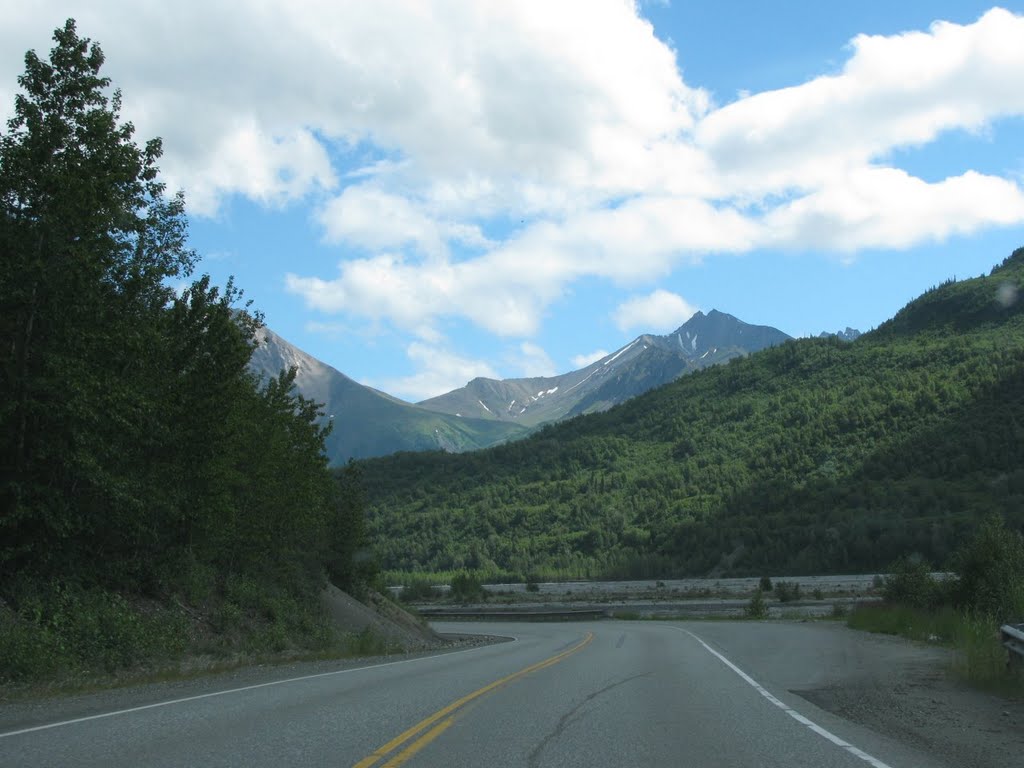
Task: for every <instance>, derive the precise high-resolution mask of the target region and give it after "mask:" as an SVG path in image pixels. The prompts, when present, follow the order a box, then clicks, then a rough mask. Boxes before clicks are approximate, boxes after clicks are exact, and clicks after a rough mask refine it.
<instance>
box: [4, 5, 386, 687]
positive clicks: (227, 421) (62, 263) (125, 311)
mask: <svg viewBox="0 0 1024 768" xmlns="http://www.w3.org/2000/svg"><path fill="white" fill-rule="evenodd" d="M54 40H55V42H56V46H55V47H54V49H53V50H52V52H51V55H50V59H49V61H43V60H42V59H40V58H39V57H38V56H37V55H36V54H35V53H34V52H29V53H28V54H27V55H26V57H25V65H26V69H25V74H24V75H23V76H22V77H21V78H19V84H20V86H21V88H22V92H21V93H20V94H19V95H18V96H17V101H16V105H15V114H14V117H13V118H12V119H11V120H10V122H9V123H8V128H7V131H6V132H5V133H3V134H2V135H0V254H2V258H0V306H3V307H4V311H3V313H2V314H0V606H4V605H6V606H7V607H6V608H5V611H7V613H8V615H7V616H6V617H0V619H3V625H2V631H0V635H2V636H0V651H4V650H6V651H10V652H11V653H13V654H14V655H8V653H0V659H3V661H2V662H0V676H10V675H25V674H34V673H35V672H45V671H47V669H44V667H46V666H47V664H50V667H54V665H55V666H56V668H60V667H62V666H66V665H68V664H70V665H72V666H76V665H77V666H83V665H84V666H89V665H99V666H102V667H107V668H111V667H117V666H125V665H131V664H134V663H136V662H137V661H139V660H140V659H141V658H143V657H145V656H152V655H153V653H154V652H155V649H156V648H163V649H164V650H165V651H167V652H178V651H180V650H181V648H182V647H183V645H182V643H183V632H182V630H181V627H180V626H178V625H174V626H177V629H174V630H173V631H171V630H167V631H165V629H166V627H167V626H172V625H173V622H171V623H170V624H168V623H167V621H165V620H164V619H165V618H166V616H165V615H164V612H163V609H162V608H161V606H166V605H175V604H179V603H180V599H181V598H184V599H186V600H187V601H189V602H190V603H193V604H198V605H200V606H201V607H202V606H205V605H209V606H214V605H219V606H220V607H218V608H216V610H217V611H220V613H221V615H220V618H219V620H220V622H221V624H222V625H223V626H224V627H231V626H237V627H246V628H248V629H250V630H252V631H253V632H257V633H260V632H262V633H264V634H265V635H266V636H265V637H263V639H262V640H260V642H259V645H261V647H265V648H267V649H271V650H273V649H279V647H280V646H282V644H288V643H290V642H291V639H290V638H294V637H300V636H302V635H303V633H306V634H305V636H306V637H308V638H312V637H314V636H317V633H318V632H319V631H320V630H319V629H318V628H317V627H316V626H314V624H315V622H311V621H310V619H309V616H308V615H307V614H306V613H304V612H305V611H306V607H308V605H309V604H310V596H311V595H315V593H316V591H317V590H318V589H319V588H320V586H322V582H323V576H324V571H325V568H326V569H327V570H329V571H330V573H331V574H332V575H335V576H336V577H338V578H339V579H342V580H345V581H346V582H347V583H352V582H354V581H356V580H358V579H359V578H365V577H366V576H368V575H369V574H371V573H372V571H371V570H368V567H367V566H363V565H352V563H351V562H350V561H352V560H354V559H355V554H356V551H357V549H358V548H359V547H362V546H363V533H362V528H361V526H362V517H361V512H362V503H363V500H362V496H361V494H360V492H359V491H358V490H357V485H358V479H357V478H354V477H349V478H348V479H347V480H346V478H345V477H343V478H342V482H341V483H340V485H338V486H336V484H335V482H334V480H333V478H332V476H331V474H330V473H329V471H328V469H327V464H326V459H325V457H324V439H325V437H326V435H327V433H328V430H325V429H322V428H320V427H319V426H318V423H319V420H320V416H321V414H320V413H319V411H318V406H317V404H316V403H313V402H311V401H309V400H306V399H304V398H302V397H301V396H298V395H296V394H295V393H294V390H293V387H292V384H293V381H294V376H295V373H294V371H285V372H281V373H280V375H278V376H276V377H274V378H271V379H270V380H267V381H258V380H257V379H256V378H255V377H254V376H253V375H252V374H250V373H249V372H248V368H247V364H248V361H249V358H250V356H251V354H252V351H253V348H254V345H255V343H256V342H255V334H256V331H257V329H258V328H259V327H260V320H261V319H260V317H259V316H258V315H254V314H250V313H249V312H247V311H246V310H245V309H244V308H243V309H239V308H238V306H237V305H238V304H239V302H240V299H241V292H240V291H238V290H237V289H236V288H235V287H234V286H233V285H232V284H231V283H230V282H229V283H228V285H227V286H226V288H224V289H220V288H217V287H215V286H212V285H211V284H210V281H209V278H208V277H205V276H204V277H201V278H199V279H198V280H195V281H194V282H192V284H191V285H190V286H189V287H188V288H186V289H185V290H184V291H183V292H181V294H180V295H176V294H175V293H174V292H173V291H172V290H171V289H170V288H169V285H170V282H171V281H172V280H180V279H181V278H184V277H188V276H189V275H190V274H191V272H192V269H193V266H194V264H195V261H196V256H195V254H194V253H193V252H192V251H190V250H189V249H188V248H187V245H186V236H187V222H186V219H185V213H184V202H183V199H182V197H181V196H180V195H179V196H176V197H174V198H172V199H170V200H168V199H167V198H166V197H165V196H164V187H163V184H162V183H161V182H160V181H159V180H158V172H157V166H156V162H157V160H158V159H159V157H160V142H159V140H154V141H150V142H149V143H148V144H146V146H145V147H144V148H143V147H139V146H137V145H136V144H135V143H134V141H133V138H132V137H133V128H132V126H131V124H130V123H123V122H121V120H120V115H119V108H120V94H119V93H118V92H116V91H115V92H113V94H108V86H109V82H108V80H107V79H106V78H104V77H102V76H100V74H99V71H100V67H101V65H102V64H103V54H102V52H101V51H100V49H99V47H98V46H97V45H95V44H91V43H90V41H89V40H87V39H82V38H79V37H78V35H77V32H76V29H75V24H74V22H73V21H68V22H67V24H65V25H64V27H62V28H60V29H58V30H57V31H56V32H55V34H54ZM238 584H245V585H247V586H246V587H245V589H244V590H242V592H238ZM236 593H237V594H236ZM251 594H257V595H261V596H262V597H261V598H260V600H262V602H261V603H259V605H258V606H257V607H253V606H254V605H256V602H259V601H256V602H254V601H253V600H248V602H247V599H245V595H251ZM144 600H153V601H155V602H154V605H155V606H156V608H154V609H153V610H149V611H148V612H147V610H146V608H145V604H144V602H143V601H144ZM172 613H173V612H172ZM248 614H252V616H251V617H249V618H252V619H253V621H249V622H247V615H248ZM167 615H171V614H167ZM173 615H174V616H177V618H178V619H180V618H181V614H180V613H173ZM153 616H157V617H163V618H159V620H157V621H156V623H154V622H153V621H150V619H151V618H152V617H153ZM289 617H291V618H289ZM168 621H169V620H168ZM154 627H155V628H154ZM160 627H164V629H160ZM33 648H34V649H36V650H31V649H33ZM38 649H43V650H38ZM19 654H21V655H20V656H19ZM47 659H51V660H54V661H53V662H52V663H50V662H46V660H47ZM44 662H45V663H44ZM5 665H10V666H9V667H7V666H5ZM19 665H20V666H19Z"/></svg>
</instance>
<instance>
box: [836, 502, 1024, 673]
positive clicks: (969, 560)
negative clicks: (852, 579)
mask: <svg viewBox="0 0 1024 768" xmlns="http://www.w3.org/2000/svg"><path fill="white" fill-rule="evenodd" d="M953 565H954V567H953V572H952V573H950V574H949V575H948V576H947V577H943V578H936V577H935V576H934V575H933V574H932V571H931V567H930V565H929V564H928V563H927V562H926V561H924V560H921V559H909V558H903V559H900V560H898V561H897V562H896V563H894V564H893V567H892V569H891V574H890V575H889V577H888V578H886V579H885V582H884V586H883V590H882V594H883V596H884V602H882V603H880V604H872V605H861V606H859V607H857V609H856V610H854V611H853V612H852V613H851V614H850V616H849V618H848V620H847V624H848V626H850V627H852V628H854V629H862V630H867V631H869V632H882V633H885V634H891V635H900V636H902V637H907V638H910V639H912V640H920V641H923V642H930V643H941V644H943V645H947V646H949V647H951V648H953V649H954V650H955V663H954V666H955V669H956V671H957V672H958V673H959V674H960V675H962V676H963V677H964V678H965V679H967V680H968V681H970V682H972V683H975V684H978V685H983V686H996V687H1002V686H1008V687H1013V688H1016V689H1017V690H1018V691H1022V692H1024V675H1022V674H1021V673H1022V671H1024V670H1022V666H1021V665H1017V666H1016V668H1014V667H1012V666H1010V665H1008V663H1007V662H1008V659H1007V652H1006V649H1005V648H1003V646H1002V644H1001V642H1000V636H999V627H1000V625H1002V624H1004V623H1008V622H1020V621H1024V537H1022V536H1021V534H1020V533H1019V532H1018V531H1012V530H1008V529H1007V528H1006V526H1005V525H1004V523H1003V521H1002V519H1001V518H999V517H990V518H988V519H986V520H985V522H984V523H983V524H982V525H981V527H980V528H979V530H978V532H977V533H976V534H975V536H974V537H973V539H972V540H971V541H970V542H969V543H968V544H967V545H966V546H965V547H963V548H962V549H961V550H959V551H958V552H957V553H956V555H955V557H954V558H953Z"/></svg>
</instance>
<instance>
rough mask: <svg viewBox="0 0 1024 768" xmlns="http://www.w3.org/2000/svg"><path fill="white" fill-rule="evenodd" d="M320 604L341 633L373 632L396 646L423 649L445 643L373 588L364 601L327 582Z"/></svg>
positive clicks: (424, 623) (406, 649) (428, 628)
mask: <svg viewBox="0 0 1024 768" xmlns="http://www.w3.org/2000/svg"><path fill="white" fill-rule="evenodd" d="M320 604H321V605H322V606H323V609H324V612H325V613H326V614H327V616H328V617H329V618H330V619H331V621H332V622H333V623H334V625H335V627H337V628H338V629H339V630H340V631H342V632H347V633H352V634H359V633H360V632H366V631H370V632H372V633H374V634H375V635H377V636H378V637H380V638H382V639H383V640H384V641H385V643H387V644H394V645H395V647H396V649H401V650H404V651H421V650H425V649H429V648H437V647H439V646H442V645H445V644H446V641H445V640H444V639H443V638H442V637H441V636H440V635H438V634H437V633H436V632H434V630H432V629H431V628H430V627H429V626H428V625H427V624H426V622H422V621H420V620H418V619H417V618H416V617H415V616H413V615H411V614H410V613H408V612H406V611H403V610H402V609H401V608H399V607H398V606H397V605H395V604H394V603H392V602H391V601H390V600H388V599H386V598H385V597H384V596H383V595H380V594H378V593H376V592H374V591H372V590H371V591H370V592H368V593H367V599H366V603H361V602H359V601H358V600H356V599H355V598H354V597H352V596H351V595H349V594H348V593H346V592H342V591H341V590H340V589H338V588H337V587H336V586H334V585H333V584H328V585H327V587H326V588H325V589H324V591H323V592H321V593H320Z"/></svg>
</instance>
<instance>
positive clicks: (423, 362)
mask: <svg viewBox="0 0 1024 768" xmlns="http://www.w3.org/2000/svg"><path fill="white" fill-rule="evenodd" d="M405 351H406V354H407V355H408V357H409V360H410V361H411V362H412V363H413V364H414V366H415V367H416V373H414V374H412V375H411V376H402V377H396V378H390V379H386V380H384V381H381V382H379V383H374V384H373V385H372V386H375V387H377V388H378V389H382V390H384V391H385V392H389V393H392V394H395V395H397V396H398V397H402V398H405V399H407V400H409V401H410V402H419V401H421V400H426V399H428V398H431V397H436V396H438V395H443V394H444V393H445V392H451V391H452V390H453V389H458V388H459V387H461V386H464V385H465V384H466V382H468V381H470V380H471V379H474V378H476V377H477V376H484V377H486V378H491V379H496V378H498V375H497V373H495V371H494V369H493V368H491V366H490V365H488V364H487V363H485V362H482V361H479V360H471V359H469V358H466V357H462V356H460V355H459V354H457V353H455V352H452V351H451V349H449V348H448V347H446V346H444V345H443V344H427V343H424V342H420V341H414V342H413V343H411V344H409V345H408V346H407V347H406V350H405Z"/></svg>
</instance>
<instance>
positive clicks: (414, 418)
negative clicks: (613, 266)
mask: <svg viewBox="0 0 1024 768" xmlns="http://www.w3.org/2000/svg"><path fill="white" fill-rule="evenodd" d="M789 338H790V337H789V336H787V335H786V334H785V333H783V332H782V331H780V330H777V329H775V328H771V327H768V326H763V325H750V324H748V323H744V322H743V321H741V320H738V319H737V318H735V317H733V316H732V315H728V314H726V313H724V312H719V311H718V310H711V311H710V312H709V313H708V314H704V313H703V312H697V313H696V314H695V315H694V316H693V317H691V318H690V319H689V320H687V321H686V323H684V324H683V325H682V326H681V327H679V328H678V329H677V330H676V331H674V332H673V333H670V334H668V335H666V336H659V335H653V334H644V335H642V336H638V337H637V338H636V339H634V340H633V341H631V342H630V343H629V344H627V345H626V346H624V347H622V348H621V349H618V350H616V351H615V352H612V353H611V354H609V355H607V356H606V357H604V358H602V359H600V360H598V361H597V362H595V363H592V364H590V365H588V366H586V367H585V368H581V369H579V370H576V371H571V372H569V373H565V374H562V375H560V376H551V377H536V378H525V379H504V380H497V379H483V378H477V379H473V380H472V381H471V382H469V383H468V384H467V385H466V386H464V387H461V388H459V389H456V390H453V391H451V392H448V393H447V394H444V395H440V396H438V397H433V398H430V399H429V400H424V401H423V402H421V403H418V404H416V405H413V404H411V403H407V402H404V401H403V400H399V399H398V398H395V397H392V396H391V395H388V394H386V393H384V392H381V391H379V390H376V389H373V388H372V387H367V386H364V385H362V384H359V383H358V382H356V381H353V380H352V379H350V378H349V377H348V376H346V375H345V374H343V373H341V372H340V371H338V370H336V369H334V368H332V367H331V366H329V365H327V364H326V363H323V362H321V361H320V360H317V359H316V358H315V357H313V356H312V355H309V354H307V353H306V352H303V351H302V350H301V349H299V348H298V347H296V346H294V345H293V344H290V343H289V342H287V341H286V340H284V339H283V338H281V337H280V336H278V335H277V334H276V333H274V332H273V331H272V330H270V329H269V328H263V329H261V330H260V332H259V342H260V344H259V347H258V348H257V349H256V351H255V352H254V353H253V356H252V358H251V360H250V362H249V367H250V369H251V370H253V371H254V372H256V373H257V374H258V375H260V376H263V377H271V376H276V375H277V374H278V373H279V372H280V371H281V370H284V369H287V368H289V367H291V366H295V367H296V368H297V370H298V373H297V375H296V378H295V387H296V389H297V391H298V392H299V393H300V394H302V395H303V396H304V397H308V398H312V399H313V400H315V401H317V402H318V403H323V404H324V414H325V419H332V420H333V422H334V428H333V430H332V433H331V435H330V436H329V437H328V438H327V455H328V457H329V458H330V461H331V463H332V464H335V465H337V464H343V463H344V462H346V461H347V460H348V459H350V458H357V459H359V458H370V457H374V456H386V455H388V454H391V453H396V452H398V451H424V450H438V449H441V450H445V451H449V452H452V453H460V452H462V451H470V450H476V449H478V448H485V447H488V446H491V445H495V444H498V443H502V442H506V441H508V440H515V439H518V438H520V437H524V436H526V435H527V434H529V432H530V431H532V429H534V428H536V427H538V426H539V425H541V424H545V423H550V422H556V421H560V420H562V419H566V418H570V417H572V416H577V415H579V414H584V413H594V412H598V411H604V410H607V409H608V408H611V407H612V406H613V405H617V404H618V403H622V402H625V401H626V400H629V399H630V398H632V397H635V396H636V395H639V394H642V393H643V392H646V391H648V390H650V389H654V388H655V387H659V386H662V385H663V384H667V383H668V382H670V381H673V380H675V379H677V378H679V377H680V376H682V375H683V374H686V373H691V372H693V371H697V370H700V369H702V368H707V367H708V366H711V365H715V364H717V363H722V362H725V361H727V360H729V359H731V358H734V357H739V356H743V355H747V354H750V353H751V352H756V351H758V350H760V349H764V348H766V347H770V346H774V345H776V344H781V343H782V342H784V341H786V340H788V339H789Z"/></svg>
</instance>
